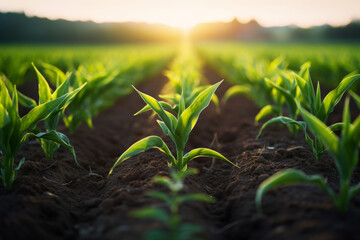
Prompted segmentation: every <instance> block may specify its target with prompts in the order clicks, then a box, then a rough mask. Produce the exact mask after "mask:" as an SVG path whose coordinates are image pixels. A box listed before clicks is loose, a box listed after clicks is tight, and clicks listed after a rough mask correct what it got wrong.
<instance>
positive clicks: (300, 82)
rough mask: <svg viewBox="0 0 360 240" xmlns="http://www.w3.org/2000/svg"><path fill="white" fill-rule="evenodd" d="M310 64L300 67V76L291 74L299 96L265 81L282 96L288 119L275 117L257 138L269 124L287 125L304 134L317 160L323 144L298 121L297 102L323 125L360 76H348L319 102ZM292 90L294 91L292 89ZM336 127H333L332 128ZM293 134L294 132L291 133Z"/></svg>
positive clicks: (319, 94) (265, 125)
mask: <svg viewBox="0 0 360 240" xmlns="http://www.w3.org/2000/svg"><path fill="white" fill-rule="evenodd" d="M309 68H310V63H305V64H303V66H302V67H301V70H300V74H301V75H302V76H300V75H298V74H296V73H293V75H294V79H295V80H296V82H295V81H294V83H296V85H295V87H298V88H299V89H300V92H301V94H300V95H298V94H296V91H294V90H293V91H291V90H286V89H283V88H282V87H280V86H277V85H276V84H275V83H272V82H270V81H268V80H267V82H269V83H271V84H272V85H273V87H275V88H276V89H277V90H279V93H280V94H282V95H283V96H284V97H285V98H286V99H287V102H288V104H287V106H288V110H289V112H290V118H288V117H283V116H280V117H275V118H272V119H270V120H268V121H267V122H265V123H264V124H263V126H262V127H261V129H260V132H259V134H258V136H257V138H259V136H260V135H261V133H262V131H263V130H264V129H265V128H266V127H268V126H269V125H271V124H274V123H281V124H284V125H287V126H289V127H292V128H289V129H293V130H294V129H296V130H297V129H300V130H302V131H303V132H304V134H305V139H306V142H307V143H308V144H309V145H310V146H311V148H312V150H313V153H314V156H315V157H316V159H317V160H320V159H321V156H322V154H323V152H324V148H323V143H322V141H321V140H320V139H319V137H318V136H317V135H314V136H315V139H314V140H312V139H311V137H310V136H309V134H308V133H307V132H306V123H305V122H303V121H298V120H297V116H298V112H299V110H298V108H299V107H298V104H297V102H300V103H301V105H303V106H304V107H305V108H306V109H308V110H309V111H310V113H312V114H313V115H315V116H316V117H317V118H318V119H320V121H322V122H323V123H326V122H327V119H328V116H329V114H330V113H331V112H332V111H333V110H334V107H335V106H336V105H337V104H338V102H339V101H340V100H341V98H342V96H343V95H344V93H345V92H346V91H347V90H348V89H349V88H350V87H351V86H352V85H353V84H354V83H355V82H356V81H358V80H359V79H360V75H359V74H357V75H350V76H347V77H345V78H344V79H343V80H342V81H341V82H340V83H339V85H338V86H337V87H336V88H335V89H334V90H332V91H330V92H329V93H328V94H327V95H326V96H325V98H324V99H323V100H321V90H320V84H319V82H318V84H317V89H316V91H315V89H314V86H313V83H312V81H311V78H310V71H309ZM292 89H294V88H293V87H292ZM334 127H336V126H333V127H332V128H334ZM292 132H294V131H292Z"/></svg>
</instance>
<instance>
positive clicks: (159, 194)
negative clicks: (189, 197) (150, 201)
mask: <svg viewBox="0 0 360 240" xmlns="http://www.w3.org/2000/svg"><path fill="white" fill-rule="evenodd" d="M146 195H148V196H149V197H152V198H156V199H159V200H161V201H164V202H166V204H167V205H171V202H172V200H171V198H170V197H169V196H168V195H167V194H165V193H162V192H156V191H150V192H147V193H146Z"/></svg>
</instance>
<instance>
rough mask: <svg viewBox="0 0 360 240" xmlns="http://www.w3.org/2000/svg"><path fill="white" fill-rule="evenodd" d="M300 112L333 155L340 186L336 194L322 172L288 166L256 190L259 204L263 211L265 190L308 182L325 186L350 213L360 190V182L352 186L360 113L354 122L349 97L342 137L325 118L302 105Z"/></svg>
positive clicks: (330, 194)
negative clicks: (316, 172) (334, 131)
mask: <svg viewBox="0 0 360 240" xmlns="http://www.w3.org/2000/svg"><path fill="white" fill-rule="evenodd" d="M299 110H300V113H301V115H302V117H303V119H304V120H305V122H306V123H307V125H308V126H309V129H310V131H311V132H312V133H313V134H314V135H315V136H318V137H319V139H320V140H321V141H322V142H323V143H324V144H325V146H326V147H327V150H328V151H329V152H330V154H331V155H332V157H333V159H334V162H335V166H336V168H337V171H338V172H339V179H340V188H339V193H336V192H335V191H334V190H333V189H332V188H330V187H329V186H328V185H327V184H326V179H325V178H324V177H322V176H320V175H312V176H309V175H307V174H305V173H304V172H302V171H300V170H296V169H288V170H285V171H282V172H279V173H277V174H275V175H273V176H272V177H270V178H268V179H267V180H265V181H264V182H262V183H261V185H260V186H259V188H258V190H257V193H256V200H255V201H256V206H257V209H258V210H259V211H261V199H262V197H263V196H264V194H265V193H267V192H268V191H270V190H271V189H274V188H276V187H279V186H283V185H291V184H299V183H308V184H313V185H316V186H318V187H320V188H321V189H323V190H324V191H325V192H326V193H327V194H328V195H329V196H330V197H331V199H332V200H333V201H334V203H335V205H336V206H337V208H338V210H339V211H340V212H346V211H347V209H348V205H349V201H350V200H351V198H352V197H354V196H355V195H356V194H358V193H359V192H360V183H358V184H356V185H354V186H351V184H350V183H351V178H352V175H353V172H354V169H355V168H356V167H357V164H358V160H359V159H358V158H359V144H360V116H358V117H357V118H356V119H355V121H354V122H353V123H351V122H350V113H349V98H347V99H346V100H345V106H344V112H343V122H342V123H341V125H342V127H341V129H342V131H341V137H338V136H337V135H336V134H334V133H333V132H332V131H331V130H330V129H329V127H327V126H326V125H325V124H324V122H323V119H319V118H318V117H317V116H315V115H313V114H311V113H310V112H308V111H307V110H305V109H304V108H303V107H301V106H300V105H299Z"/></svg>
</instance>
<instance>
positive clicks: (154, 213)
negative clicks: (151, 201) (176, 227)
mask: <svg viewBox="0 0 360 240" xmlns="http://www.w3.org/2000/svg"><path fill="white" fill-rule="evenodd" d="M131 216H132V217H136V218H150V219H154V220H157V221H161V222H163V223H168V221H169V220H170V218H169V216H168V214H167V212H166V211H165V210H163V209H161V208H155V207H149V208H143V209H140V210H136V211H134V212H131Z"/></svg>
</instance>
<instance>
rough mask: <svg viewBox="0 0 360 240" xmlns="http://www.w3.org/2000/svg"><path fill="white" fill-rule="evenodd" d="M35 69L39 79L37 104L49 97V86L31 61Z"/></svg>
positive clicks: (47, 99) (46, 100) (48, 99)
mask: <svg viewBox="0 0 360 240" xmlns="http://www.w3.org/2000/svg"><path fill="white" fill-rule="evenodd" d="M31 64H32V65H33V67H34V69H35V71H36V75H37V77H38V80H39V104H42V103H46V102H48V101H50V100H52V99H51V88H50V86H49V84H48V83H47V81H46V80H45V78H44V76H43V75H42V74H41V73H40V72H39V70H38V69H37V68H36V67H35V65H34V63H31Z"/></svg>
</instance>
